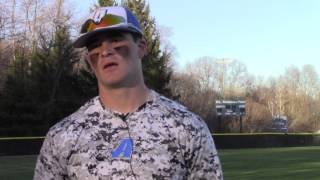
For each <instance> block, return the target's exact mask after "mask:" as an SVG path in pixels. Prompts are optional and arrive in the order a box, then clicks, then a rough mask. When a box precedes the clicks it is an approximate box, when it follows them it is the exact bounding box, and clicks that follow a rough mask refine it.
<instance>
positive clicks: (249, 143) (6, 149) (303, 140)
mask: <svg viewBox="0 0 320 180" xmlns="http://www.w3.org/2000/svg"><path fill="white" fill-rule="evenodd" d="M43 138H44V137H16V138H0V156H1V155H30V154H38V153H39V150H40V147H41V145H42V142H43ZM213 138H214V140H215V143H216V147H217V149H239V148H264V147H298V146H320V134H311V133H310V134H306V133H304V134H277V133H269V134H266V133H263V134H262V133H261V134H246V133H241V134H214V135H213Z"/></svg>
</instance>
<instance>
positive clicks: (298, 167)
mask: <svg viewBox="0 0 320 180" xmlns="http://www.w3.org/2000/svg"><path fill="white" fill-rule="evenodd" d="M219 155H220V159H221V162H222V166H223V171H224V177H225V179H226V180H229V179H230V180H233V179H243V180H247V179H254V180H256V179H259V180H261V179H279V180H280V179H281V180H286V179H287V180H289V179H290V180H294V179H297V180H300V179H308V180H309V179H310V180H312V179H314V180H316V179H320V171H319V169H320V147H288V148H264V149H238V150H220V151H219Z"/></svg>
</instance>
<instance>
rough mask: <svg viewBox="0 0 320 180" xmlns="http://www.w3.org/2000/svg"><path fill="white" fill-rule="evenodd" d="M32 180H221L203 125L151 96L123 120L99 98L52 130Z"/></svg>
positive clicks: (177, 107) (177, 106)
mask: <svg viewBox="0 0 320 180" xmlns="http://www.w3.org/2000/svg"><path fill="white" fill-rule="evenodd" d="M34 179H35V180H38V179H50V180H51V179H52V180H60V179H72V180H74V179H79V180H104V179H105V180H109V179H115V180H118V179H119V180H120V179H123V180H124V179H126V180H127V179H129V180H130V179H132V180H148V179H174V180H180V179H209V180H214V179H223V176H222V170H221V166H220V162H219V158H218V155H217V151H216V148H215V145H214V142H213V139H212V136H211V134H210V132H209V130H208V128H207V126H206V125H205V123H204V122H203V121H202V120H201V119H200V118H199V117H198V116H196V115H194V114H193V113H191V112H189V111H187V109H186V108H185V107H183V106H182V105H180V104H178V103H176V102H174V101H172V100H169V99H167V98H165V97H163V96H160V95H159V94H157V93H156V92H154V91H152V92H151V93H150V96H149V98H148V101H147V102H146V103H145V104H144V105H142V106H140V107H139V108H138V109H137V110H136V111H134V112H131V113H128V114H126V115H124V114H121V113H117V112H113V111H111V110H109V109H107V108H104V107H103V106H102V104H101V102H100V99H99V97H96V98H93V99H91V100H90V101H88V102H87V103H86V104H85V105H84V106H82V107H81V108H80V109H79V110H78V111H77V112H75V113H73V114H72V115H70V116H69V117H67V118H65V119H64V120H62V121H60V122H59V123H57V124H56V125H55V126H53V127H52V128H51V129H50V130H49V132H48V134H47V137H46V139H45V141H44V143H43V145H42V148H41V151H40V155H39V156H38V161H37V165H36V169H35V174H34Z"/></svg>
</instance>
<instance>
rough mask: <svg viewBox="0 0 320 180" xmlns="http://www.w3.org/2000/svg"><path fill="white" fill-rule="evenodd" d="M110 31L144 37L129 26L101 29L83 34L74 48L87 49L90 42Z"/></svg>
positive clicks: (75, 42) (74, 44) (76, 41)
mask: <svg viewBox="0 0 320 180" xmlns="http://www.w3.org/2000/svg"><path fill="white" fill-rule="evenodd" d="M109 31H126V32H133V33H138V34H141V35H142V32H140V31H139V30H137V29H135V28H132V27H128V26H117V27H107V28H101V29H96V30H94V31H91V32H89V33H85V34H82V35H81V36H80V37H79V38H78V39H77V40H75V41H74V43H73V46H74V47H75V48H82V47H85V46H86V45H87V43H88V41H89V40H90V39H91V38H92V37H93V36H95V35H97V34H100V33H107V32H109Z"/></svg>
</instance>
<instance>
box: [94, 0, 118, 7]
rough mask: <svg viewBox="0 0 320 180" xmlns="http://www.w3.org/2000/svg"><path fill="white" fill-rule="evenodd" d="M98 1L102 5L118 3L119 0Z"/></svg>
mask: <svg viewBox="0 0 320 180" xmlns="http://www.w3.org/2000/svg"><path fill="white" fill-rule="evenodd" d="M98 2H99V6H100V7H104V6H116V5H117V2H116V1H115V0H99V1H98Z"/></svg>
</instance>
